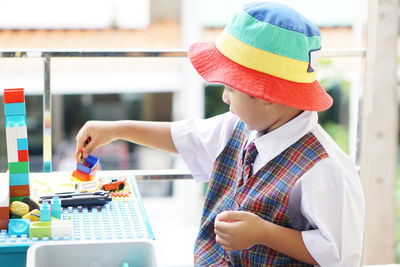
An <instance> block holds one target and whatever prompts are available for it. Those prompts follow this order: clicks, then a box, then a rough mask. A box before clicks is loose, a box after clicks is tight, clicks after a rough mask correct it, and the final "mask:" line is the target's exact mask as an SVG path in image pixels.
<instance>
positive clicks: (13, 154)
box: [6, 127, 18, 162]
mask: <svg viewBox="0 0 400 267" xmlns="http://www.w3.org/2000/svg"><path fill="white" fill-rule="evenodd" d="M6 140H7V159H8V162H18V143H17V129H16V128H15V127H11V128H6Z"/></svg>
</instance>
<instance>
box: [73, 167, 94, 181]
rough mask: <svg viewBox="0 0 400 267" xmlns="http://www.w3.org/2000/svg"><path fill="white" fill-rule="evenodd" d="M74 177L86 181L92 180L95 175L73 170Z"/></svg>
mask: <svg viewBox="0 0 400 267" xmlns="http://www.w3.org/2000/svg"><path fill="white" fill-rule="evenodd" d="M72 177H73V178H76V179H78V180H80V181H85V182H87V181H91V180H93V179H94V176H92V175H89V174H86V173H84V172H81V171H79V170H75V171H73V172H72Z"/></svg>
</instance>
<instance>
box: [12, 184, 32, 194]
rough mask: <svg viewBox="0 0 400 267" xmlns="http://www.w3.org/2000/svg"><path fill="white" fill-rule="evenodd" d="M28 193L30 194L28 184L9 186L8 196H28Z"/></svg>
mask: <svg viewBox="0 0 400 267" xmlns="http://www.w3.org/2000/svg"><path fill="white" fill-rule="evenodd" d="M29 195H30V189H29V184H26V185H11V186H10V197H29Z"/></svg>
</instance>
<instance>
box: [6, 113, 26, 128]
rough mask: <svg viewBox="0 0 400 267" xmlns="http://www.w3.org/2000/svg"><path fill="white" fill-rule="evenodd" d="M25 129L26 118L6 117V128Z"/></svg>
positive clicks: (22, 116)
mask: <svg viewBox="0 0 400 267" xmlns="http://www.w3.org/2000/svg"><path fill="white" fill-rule="evenodd" d="M24 126H25V127H26V116H24V115H14V116H6V127H7V128H8V127H24Z"/></svg>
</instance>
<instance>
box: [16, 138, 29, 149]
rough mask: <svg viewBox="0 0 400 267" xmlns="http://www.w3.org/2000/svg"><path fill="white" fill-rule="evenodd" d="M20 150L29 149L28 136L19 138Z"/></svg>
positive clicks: (18, 145)
mask: <svg viewBox="0 0 400 267" xmlns="http://www.w3.org/2000/svg"><path fill="white" fill-rule="evenodd" d="M17 147H18V150H28V138H17Z"/></svg>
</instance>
